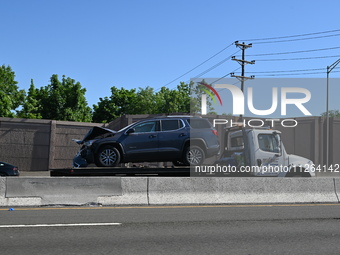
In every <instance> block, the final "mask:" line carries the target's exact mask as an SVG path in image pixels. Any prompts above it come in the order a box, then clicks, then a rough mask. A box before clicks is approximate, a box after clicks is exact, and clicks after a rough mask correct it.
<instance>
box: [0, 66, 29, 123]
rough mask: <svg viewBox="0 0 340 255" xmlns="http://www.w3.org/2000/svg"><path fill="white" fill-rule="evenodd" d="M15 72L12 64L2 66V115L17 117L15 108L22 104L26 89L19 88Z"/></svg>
mask: <svg viewBox="0 0 340 255" xmlns="http://www.w3.org/2000/svg"><path fill="white" fill-rule="evenodd" d="M17 84H18V82H17V81H15V73H14V72H13V71H12V68H11V67H10V66H7V67H6V66H5V65H2V66H1V67H0V105H1V107H0V117H15V112H14V111H15V110H16V109H17V108H18V107H19V106H20V105H21V104H22V102H23V100H24V97H25V91H24V90H19V88H18V86H17Z"/></svg>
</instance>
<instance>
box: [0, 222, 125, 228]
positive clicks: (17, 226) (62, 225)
mask: <svg viewBox="0 0 340 255" xmlns="http://www.w3.org/2000/svg"><path fill="white" fill-rule="evenodd" d="M121 224H122V223H70V224H34V225H26V224H25V225H0V228H36V227H79V226H119V225H121Z"/></svg>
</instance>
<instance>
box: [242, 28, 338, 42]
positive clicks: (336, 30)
mask: <svg viewBox="0 0 340 255" xmlns="http://www.w3.org/2000/svg"><path fill="white" fill-rule="evenodd" d="M339 31H340V29H335V30H329V31H323V32H315V33H308V34H298V35H288V36H279V37H269V38H256V39H247V40H240V41H264V40H276V39H283V38H293V37H302V36H310V35H318V34H327V33H334V32H339Z"/></svg>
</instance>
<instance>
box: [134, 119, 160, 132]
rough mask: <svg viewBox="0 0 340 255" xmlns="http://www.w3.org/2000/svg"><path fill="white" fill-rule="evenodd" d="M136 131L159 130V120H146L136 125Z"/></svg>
mask: <svg viewBox="0 0 340 255" xmlns="http://www.w3.org/2000/svg"><path fill="white" fill-rule="evenodd" d="M134 129H135V132H136V133H147V132H156V131H159V121H146V122H143V123H140V124H138V125H136V126H134Z"/></svg>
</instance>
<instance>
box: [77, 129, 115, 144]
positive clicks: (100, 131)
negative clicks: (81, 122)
mask: <svg viewBox="0 0 340 255" xmlns="http://www.w3.org/2000/svg"><path fill="white" fill-rule="evenodd" d="M116 133H117V131H114V130H111V129H108V128H104V127H93V128H91V129H90V131H89V132H88V133H87V134H86V135H85V136H84V138H83V140H76V139H72V140H73V141H75V142H76V143H78V144H83V143H84V142H86V141H89V140H93V139H94V138H96V137H97V136H100V135H105V134H116Z"/></svg>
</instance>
